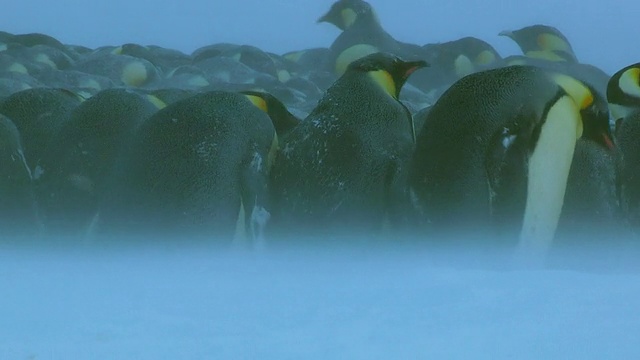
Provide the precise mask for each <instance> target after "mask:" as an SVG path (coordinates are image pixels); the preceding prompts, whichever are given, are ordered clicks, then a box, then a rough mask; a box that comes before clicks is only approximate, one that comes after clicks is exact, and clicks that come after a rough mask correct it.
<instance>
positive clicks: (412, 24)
mask: <svg viewBox="0 0 640 360" xmlns="http://www.w3.org/2000/svg"><path fill="white" fill-rule="evenodd" d="M369 2H370V3H371V4H372V5H373V7H374V8H375V9H376V11H377V13H378V16H379V18H380V21H381V22H382V25H383V27H384V28H385V29H386V30H387V31H388V32H389V33H390V34H391V35H393V36H394V37H395V38H396V39H398V40H401V41H405V42H411V43H415V44H420V45H422V44H426V43H433V42H444V41H450V40H455V39H458V38H460V37H464V36H476V37H478V38H481V39H483V40H485V41H487V42H489V43H490V44H492V45H493V46H494V47H495V48H496V49H497V50H498V52H499V53H500V54H501V55H502V56H508V55H512V54H519V49H518V48H517V46H516V45H515V43H513V41H511V40H510V39H507V38H504V37H500V36H498V35H497V34H498V33H499V32H500V31H502V30H514V29H518V28H521V27H524V26H528V25H533V24H536V23H543V24H547V25H552V26H555V27H557V28H559V29H560V31H562V32H563V33H564V34H565V35H566V36H567V37H568V39H569V41H570V42H571V44H572V46H573V49H574V50H575V52H576V54H577V56H578V59H579V60H580V61H581V62H585V63H591V64H593V65H597V66H599V67H601V68H602V69H603V70H605V71H607V72H609V73H613V72H615V71H617V70H619V69H620V68H622V67H624V66H626V65H628V64H631V63H635V62H638V61H639V59H640V52H639V51H638V48H637V46H636V44H635V43H633V41H632V39H634V35H635V33H636V29H637V14H638V11H640V3H638V2H635V1H631V0H620V1H612V2H601V1H594V0H587V1H581V2H575V1H556V0H536V1H530V0H528V1H524V0H514V1H492V2H480V1H470V0H451V1H440V2H435V1H425V0H422V1H420V0H396V1H382V0H377V1H376V0H372V1H369ZM331 4H332V2H331V1H311V2H301V1H298V0H282V1H242V2H232V1H202V0H185V1H181V2H156V1H143V0H131V1H108V2H102V1H101V2H97V1H79V0H57V1H44V0H23V1H10V2H7V3H6V4H3V11H2V14H0V24H2V27H3V29H2V30H4V31H8V32H12V33H27V32H43V33H46V34H49V35H52V36H54V37H56V38H58V39H59V40H60V41H62V42H63V43H70V44H77V45H84V46H88V47H92V48H93V47H98V46H103V45H120V44H123V43H130V42H131V43H139V44H143V45H151V44H153V45H159V46H163V47H169V48H174V49H178V50H181V51H184V52H187V53H190V52H191V51H193V50H194V49H196V48H198V47H201V46H204V45H209V44H212V43H219V42H231V43H238V44H248V45H254V46H257V47H259V48H261V49H263V50H266V51H271V52H275V53H285V52H288V51H292V50H300V49H306V48H311V47H328V46H329V45H331V42H332V41H333V39H335V37H336V36H337V35H338V33H339V30H338V29H337V28H335V27H333V26H332V25H330V24H316V20H317V19H318V18H319V17H320V16H321V15H323V14H324V13H325V12H326V11H328V9H329V7H330V6H331Z"/></svg>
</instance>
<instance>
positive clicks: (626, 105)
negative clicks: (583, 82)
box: [607, 63, 640, 232]
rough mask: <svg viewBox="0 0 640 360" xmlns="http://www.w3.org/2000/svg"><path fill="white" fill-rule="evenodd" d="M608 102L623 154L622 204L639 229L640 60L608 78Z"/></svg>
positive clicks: (628, 216)
mask: <svg viewBox="0 0 640 360" xmlns="http://www.w3.org/2000/svg"><path fill="white" fill-rule="evenodd" d="M607 101H608V102H609V107H610V109H611V114H612V115H613V119H614V120H615V135H616V140H617V143H618V146H619V148H620V152H621V154H622V176H621V197H622V206H623V209H624V211H625V213H626V216H627V218H628V221H629V223H630V224H631V225H632V227H633V228H634V230H635V231H636V232H638V231H639V230H640V137H639V134H640V63H636V64H632V65H629V66H626V67H624V68H622V69H620V70H619V71H618V72H616V73H615V74H614V75H613V76H612V77H611V80H610V81H609V85H608V88H607Z"/></svg>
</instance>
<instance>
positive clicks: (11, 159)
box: [0, 115, 41, 242]
mask: <svg viewBox="0 0 640 360" xmlns="http://www.w3.org/2000/svg"><path fill="white" fill-rule="evenodd" d="M0 229H2V231H1V232H0V241H1V242H5V241H12V240H14V239H16V238H18V240H22V239H24V237H32V236H35V235H39V232H40V230H41V227H40V222H39V218H38V211H37V206H36V199H35V195H34V191H33V182H32V177H31V170H30V169H29V166H28V165H27V162H26V160H25V157H24V152H23V150H22V144H21V141H20V134H19V132H18V129H17V128H16V126H15V125H14V124H13V122H12V121H11V120H10V119H9V118H8V117H6V116H4V115H0Z"/></svg>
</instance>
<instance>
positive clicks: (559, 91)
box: [411, 66, 611, 253]
mask: <svg viewBox="0 0 640 360" xmlns="http://www.w3.org/2000/svg"><path fill="white" fill-rule="evenodd" d="M595 95H596V94H595V93H594V92H593V91H592V90H591V89H590V88H589V87H588V86H586V85H585V84H584V83H582V82H580V81H578V80H576V79H574V78H571V77H569V76H567V75H564V74H560V73H553V72H549V71H546V70H544V69H540V68H536V67H532V66H510V67H505V68H499V69H494V70H487V71H483V72H479V73H475V74H471V75H468V76H466V77H464V78H462V79H460V80H459V81H458V82H456V83H455V84H454V85H453V86H451V88H449V89H448V90H447V91H446V92H445V93H444V94H443V95H442V97H440V99H439V100H438V101H437V102H436V103H435V104H434V105H433V107H432V108H431V110H430V111H429V113H428V115H427V118H426V120H425V123H424V127H423V129H422V131H421V132H420V136H419V137H418V140H417V145H416V153H415V156H414V160H413V166H412V176H411V184H412V189H413V191H414V194H415V198H416V200H417V203H418V205H419V207H420V208H422V209H424V212H425V214H424V216H425V220H426V221H428V222H429V223H430V226H431V230H432V231H433V233H432V236H434V237H435V238H440V237H445V238H447V239H449V240H463V241H464V240H468V241H477V240H480V239H476V238H472V237H476V236H479V237H481V240H483V241H487V238H494V236H495V235H500V236H499V241H501V242H502V244H509V245H514V244H515V243H516V239H518V238H519V239H520V240H519V242H520V245H521V246H522V247H523V249H526V251H532V252H536V253H544V252H546V250H547V249H548V247H549V245H550V243H551V242H552V241H553V238H554V235H555V230H556V227H557V224H558V221H559V218H560V214H561V212H562V211H563V201H564V195H565V190H566V187H567V186H568V185H567V179H568V177H569V172H570V169H571V165H572V159H573V156H574V149H575V144H576V141H577V140H578V139H579V138H581V137H582V136H584V137H585V138H589V139H592V140H593V141H595V142H597V143H599V144H602V145H603V146H609V144H611V137H610V133H609V127H608V112H607V109H606V107H604V108H603V107H602V102H600V101H597V100H596V99H595Z"/></svg>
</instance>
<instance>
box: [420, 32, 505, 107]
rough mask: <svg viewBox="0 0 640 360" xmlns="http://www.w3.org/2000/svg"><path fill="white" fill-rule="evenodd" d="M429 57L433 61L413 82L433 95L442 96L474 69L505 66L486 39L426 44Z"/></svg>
mask: <svg viewBox="0 0 640 360" xmlns="http://www.w3.org/2000/svg"><path fill="white" fill-rule="evenodd" d="M422 49H423V51H424V56H425V59H426V60H427V61H428V62H429V63H430V64H431V67H430V68H429V69H427V71H421V72H420V73H418V74H417V75H418V76H416V77H414V78H413V80H415V81H414V82H413V83H414V84H415V85H416V86H417V87H418V88H419V89H421V90H422V91H424V92H425V93H427V94H430V93H432V96H431V97H434V98H436V99H437V98H438V97H439V96H440V95H442V93H443V92H444V91H445V90H446V89H447V88H448V87H449V86H451V85H452V84H453V83H454V82H456V81H457V80H458V79H460V78H462V77H463V76H466V75H469V74H471V73H474V72H478V71H482V70H487V69H491V68H494V67H497V66H501V63H502V61H501V60H502V57H501V56H500V54H498V52H497V51H496V50H495V49H494V48H493V47H492V46H491V45H490V44H489V43H487V42H486V41H483V40H481V39H478V38H475V37H472V36H466V37H463V38H460V39H456V40H452V41H447V42H443V43H436V44H427V45H424V46H423V47H422Z"/></svg>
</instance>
